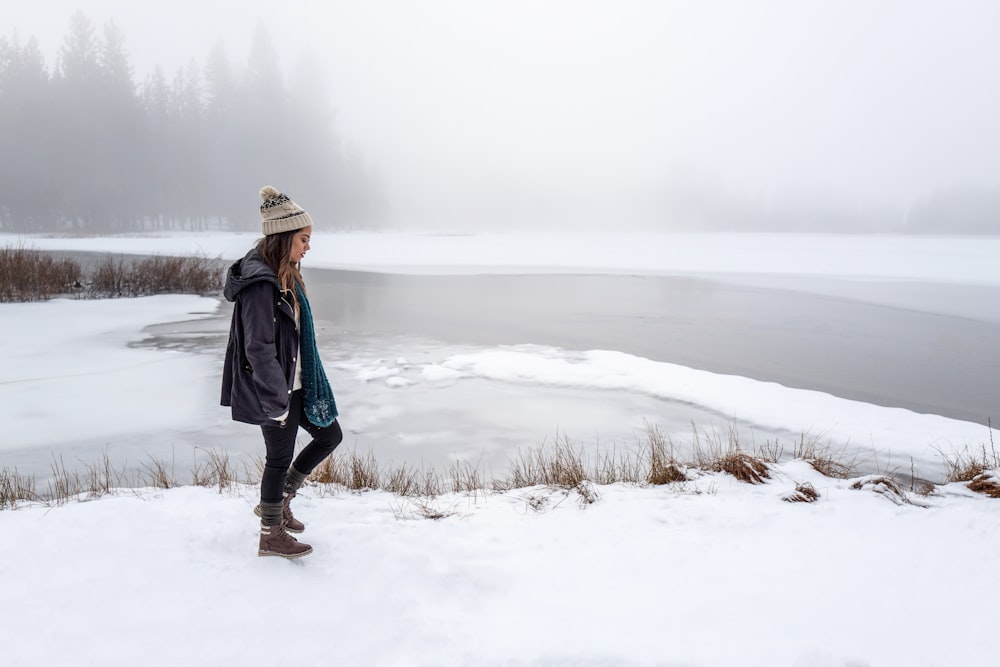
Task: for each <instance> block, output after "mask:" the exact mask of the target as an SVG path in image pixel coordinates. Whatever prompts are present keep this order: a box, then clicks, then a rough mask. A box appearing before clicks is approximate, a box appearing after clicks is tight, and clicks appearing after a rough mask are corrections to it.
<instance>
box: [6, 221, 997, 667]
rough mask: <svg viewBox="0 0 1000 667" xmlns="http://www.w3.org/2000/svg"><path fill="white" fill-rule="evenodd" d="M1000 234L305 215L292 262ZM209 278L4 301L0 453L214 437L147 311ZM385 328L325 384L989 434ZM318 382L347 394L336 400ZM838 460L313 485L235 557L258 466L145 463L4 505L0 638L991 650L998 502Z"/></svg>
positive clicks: (103, 243)
mask: <svg viewBox="0 0 1000 667" xmlns="http://www.w3.org/2000/svg"><path fill="white" fill-rule="evenodd" d="M253 238H254V237H253V236H250V235H243V236H236V237H229V236H220V235H188V236H183V235H171V236H164V237H155V238H154V237H121V238H114V239H107V238H81V239H60V238H42V237H32V238H18V237H3V236H0V246H2V245H10V244H17V243H20V244H23V245H27V246H31V247H37V248H39V249H61V250H78V251H87V250H92V251H101V252H123V253H138V254H148V253H153V252H157V253H160V254H170V253H182V254H183V253H187V252H190V251H201V252H204V253H205V254H208V255H210V256H217V255H219V256H222V257H224V258H235V257H238V256H241V255H242V254H243V252H245V250H246V248H247V247H249V245H250V244H251V243H252V241H253ZM996 256H1000V241H998V240H995V239H969V238H965V239H940V238H894V237H876V238H870V237H862V238H858V237H833V236H788V237H784V236H768V235H745V236H741V235H718V236H712V235H682V236H676V237H674V236H667V235H628V236H622V237H616V236H613V235H604V236H600V237H598V236H596V235H585V236H580V237H572V238H567V237H562V236H559V237H556V236H543V235H536V236H532V235H525V234H519V235H480V236H460V237H456V236H433V235H414V234H343V235H341V234H336V235H334V234H327V235H324V234H322V233H321V232H320V233H318V234H317V236H316V238H315V240H314V249H313V251H311V252H310V254H309V256H308V257H307V259H306V262H307V264H309V265H310V266H315V267H329V268H355V269H366V270H378V271H402V272H407V271H413V272H427V273H453V272H478V271H487V272H489V271H495V272H525V273H532V272H545V271H550V272H565V271H589V272H596V273H602V272H608V273H640V274H642V273H656V274H679V275H689V274H712V275H728V276H730V277H731V278H732V279H734V280H736V279H739V280H743V279H748V277H750V278H753V279H757V280H770V279H774V278H775V277H776V276H778V277H785V278H788V279H791V280H795V279H798V278H802V279H803V280H804V279H806V278H811V279H815V278H823V279H824V280H828V281H829V280H832V281H833V282H843V283H844V284H845V285H854V286H856V285H858V284H863V283H869V284H872V285H878V284H880V282H881V281H888V280H911V281H919V282H926V283H932V284H945V283H947V284H954V285H1000V268H998V267H997V264H996V262H995V257H996ZM825 285H826V287H825V289H828V288H830V282H827V283H825ZM845 289H847V287H845ZM851 289H854V288H851ZM217 305H218V302H217V301H216V300H214V299H208V298H197V297H186V296H161V297H151V298H144V299H134V300H108V301H75V300H55V301H51V302H46V303H35V304H3V305H0V327H2V329H3V331H4V332H5V333H4V339H3V340H4V343H5V345H3V346H0V369H2V370H0V418H2V420H3V422H4V424H5V427H4V438H3V440H2V441H0V457H2V458H0V467H7V468H9V467H11V466H12V465H14V464H15V463H16V461H14V460H13V459H12V458H11V456H12V455H11V452H13V451H15V450H16V451H17V452H18V456H23V455H25V452H28V451H35V452H48V451H50V450H51V451H56V450H57V449H58V451H59V452H60V453H61V455H65V456H67V457H79V458H80V459H82V460H83V461H84V462H86V463H90V462H93V461H95V460H96V459H97V458H98V457H99V456H100V453H101V448H102V447H103V446H104V445H105V444H106V443H107V442H109V441H116V442H122V441H124V442H125V443H126V444H127V446H131V447H133V448H134V451H135V457H134V458H141V456H142V453H143V452H145V451H147V450H148V449H149V448H151V447H152V446H153V445H154V444H157V445H160V446H162V445H164V444H167V445H169V444H170V443H175V444H177V445H178V446H179V447H178V454H179V460H178V462H177V467H178V468H179V469H181V470H183V469H186V468H188V465H187V460H188V459H187V457H188V456H189V450H190V449H191V443H192V442H194V440H193V438H194V435H193V434H200V436H199V437H202V438H205V437H207V440H208V441H207V442H206V441H205V440H199V441H198V442H199V443H200V444H203V445H206V446H212V445H214V444H218V442H219V440H218V439H214V438H215V436H216V435H217V434H218V433H221V432H222V430H224V429H228V428H232V427H233V425H232V424H231V423H229V422H228V420H227V415H226V414H225V411H224V410H223V409H220V408H218V407H217V399H218V396H217V393H218V370H219V369H218V364H219V358H218V354H217V353H205V352H200V353H199V352H197V351H190V350H183V349H170V348H169V346H167V347H166V348H165V347H162V346H160V347H156V346H151V345H148V344H143V343H142V341H143V340H144V339H146V338H147V337H148V336H149V335H150V333H149V331H147V330H146V328H147V327H148V326H149V325H153V324H157V323H165V322H175V321H180V320H191V319H195V320H198V319H204V318H208V317H210V316H211V315H212V314H214V313H215V311H216V308H217ZM158 330H162V327H160V328H158ZM327 352H328V351H327V350H324V351H323V353H324V356H326V355H327ZM390 358H392V359H394V361H388V362H387V361H386V360H385V358H380V357H378V356H372V357H370V358H369V357H365V356H361V355H359V356H357V357H355V358H342V357H341V358H336V359H332V358H331V359H329V360H328V365H329V366H330V367H331V368H332V369H333V370H332V372H331V374H332V375H336V376H337V377H336V379H335V380H334V384H335V386H337V387H338V389H339V388H340V387H345V386H350V383H352V382H353V383H356V384H357V385H358V386H362V385H366V384H370V383H372V382H378V383H383V384H384V386H386V387H388V388H391V389H393V390H395V391H396V392H397V393H396V396H397V397H398V400H415V399H416V398H418V397H419V396H421V395H427V394H433V393H434V392H435V391H442V390H443V389H444V388H447V387H457V388H459V390H461V387H462V386H463V383H467V384H465V385H464V386H472V384H473V383H476V382H489V383H492V385H493V386H501V387H502V386H505V385H510V384H512V383H518V384H522V385H527V386H540V387H545V388H547V389H548V390H549V391H555V392H567V393H572V392H574V391H580V390H587V391H606V392H609V393H615V394H616V395H619V396H621V397H622V400H626V401H627V400H629V397H630V396H631V397H636V399H637V400H638V397H640V396H642V397H649V396H653V397H659V398H668V399H671V400H673V401H676V402H682V403H690V404H692V405H694V406H697V407H700V408H701V409H704V410H708V411H711V412H714V413H718V414H719V415H722V416H730V417H733V418H739V419H741V420H745V421H748V422H751V423H754V424H760V425H766V426H768V427H771V428H774V429H776V430H780V429H786V430H787V431H789V432H792V433H795V432H800V431H803V430H804V431H809V432H811V433H814V434H818V435H823V436H825V437H830V438H832V439H836V440H843V441H848V442H850V443H852V446H853V447H855V448H856V450H857V451H858V452H861V453H863V454H864V455H870V454H872V453H874V454H875V455H876V457H881V459H880V465H882V466H884V467H893V466H895V467H899V468H901V469H903V470H904V471H905V472H909V467H910V462H911V459H912V461H913V464H914V466H916V467H917V468H919V469H918V474H923V475H924V476H927V477H931V478H940V476H941V473H942V462H941V459H940V455H939V451H938V450H941V451H944V452H949V451H954V450H956V449H960V448H961V447H963V446H972V447H977V446H979V445H980V444H982V443H987V444H988V440H989V437H990V434H989V432H988V430H987V429H986V428H985V427H983V426H981V425H977V424H970V423H966V422H961V421H956V420H953V419H946V418H944V417H940V416H935V415H918V414H915V413H912V412H909V411H906V410H900V409H891V408H882V407H877V406H872V405H868V404H863V403H857V402H853V401H847V400H844V399H841V398H837V397H834V396H830V395H827V394H821V393H819V392H811V391H803V390H793V389H789V388H786V387H781V386H778V385H774V384H770V383H762V382H756V381H753V380H749V379H746V378H739V377H732V376H723V375H717V374H712V373H707V372H705V371H701V370H698V369H690V368H684V367H681V366H677V365H673V364H664V363H659V362H653V361H650V360H647V359H641V358H637V357H634V356H631V355H626V354H623V353H620V352H616V351H613V350H590V351H587V350H560V349H553V348H541V347H536V346H514V347H506V348H489V349H461V350H458V349H455V350H443V351H442V350H438V351H435V353H434V354H429V355H427V356H426V357H421V356H419V355H415V356H414V357H412V358H409V359H402V358H396V357H390ZM347 394H348V396H349V395H350V392H349V391H348V392H347ZM338 398H339V399H340V400H339V402H341V403H342V406H341V407H342V411H344V413H345V415H346V414H348V413H349V412H350V409H351V405H350V401H349V400H346V401H345V400H343V398H342V396H341V394H338ZM488 407H489V406H484V410H488ZM543 407H544V406H543ZM388 409H391V406H390V407H389V408H388ZM358 417H359V418H361V421H364V420H365V419H371V420H376V419H378V418H379V415H372V414H369V415H358ZM346 422H347V420H346V418H345V426H349V424H347V423H346ZM247 428H248V429H249V428H250V427H247ZM251 430H252V429H251ZM248 432H249V431H248ZM430 435H431V434H428V436H430ZM545 435H547V434H546V433H540V434H538V436H539V438H540V439H541V438H542V437H544V436H545ZM419 436H420V434H414V437H418V438H419ZM349 437H350V436H349ZM356 437H362V438H363V433H362V434H361V435H360V436H356ZM67 443H71V444H72V443H78V447H77V449H76V450H72V448H70V449H66V446H67ZM133 460H134V459H133ZM803 481H810V482H812V483H813V485H814V486H815V487H816V489H817V490H818V491H819V492H820V494H821V497H820V499H819V501H818V502H817V503H815V504H811V505H807V504H789V503H784V502H781V497H782V496H783V495H785V494H786V493H788V492H789V491H790V490H791V489H792V488H793V487H794V486H795V484H796V483H798V482H803ZM850 484H851V483H850V482H845V481H838V480H830V479H826V478H823V477H821V476H819V475H818V474H817V473H815V472H814V471H812V470H811V469H810V468H808V467H807V466H806V465H805V464H803V463H801V462H795V461H788V462H785V463H783V464H781V465H780V466H778V469H777V470H776V474H775V479H774V480H773V481H772V482H771V483H768V484H765V485H761V486H756V487H751V486H748V485H744V484H741V483H738V482H736V481H735V480H733V479H732V478H729V477H727V476H725V475H705V476H702V477H701V478H699V479H697V480H695V481H694V482H690V483H688V484H687V485H685V486H684V488H683V489H675V488H668V487H661V488H653V489H633V488H625V487H602V488H600V489H599V493H600V500H598V502H597V503H596V504H593V505H590V506H587V507H586V508H585V509H584V508H582V507H581V506H580V505H579V503H578V502H577V499H576V498H575V497H574V496H573V495H572V494H571V495H570V496H569V497H564V496H563V494H562V492H559V491H550V490H544V489H533V490H522V491H516V492H510V493H507V494H503V495H490V496H483V495H479V496H476V497H467V496H452V497H444V498H440V499H438V500H437V501H435V504H436V505H437V506H439V507H440V508H442V509H446V510H449V511H454V512H455V514H454V515H452V516H450V517H448V518H445V519H442V520H439V521H430V520H426V519H421V518H419V514H420V513H419V511H418V510H417V508H416V507H415V506H414V505H413V504H412V503H409V502H407V501H405V500H401V499H399V498H394V497H392V496H389V495H386V494H383V493H365V494H360V495H354V494H349V493H340V494H335V495H328V494H325V493H321V491H320V489H318V488H315V487H314V488H313V489H311V490H310V491H309V492H308V493H306V494H304V497H303V498H302V499H301V500H300V501H299V507H300V508H301V509H300V510H299V513H300V514H301V516H302V518H303V519H304V520H305V521H306V522H307V524H308V526H309V528H308V530H307V533H306V535H305V536H304V538H307V541H308V542H310V543H311V544H312V545H313V546H314V548H315V549H316V553H314V554H313V555H311V556H309V557H308V558H306V559H303V560H302V561H300V562H294V563H292V562H285V561H277V559H258V558H257V557H256V555H255V553H254V549H255V547H256V537H255V522H254V518H253V516H252V514H251V513H250V508H252V506H253V504H254V503H255V499H254V492H255V491H254V489H241V490H239V491H238V492H234V493H229V492H227V493H223V494H218V493H215V492H213V491H211V490H206V489H201V488H181V489H173V490H170V491H165V492H156V491H150V490H145V491H135V492H125V493H120V494H116V495H113V496H109V497H104V498H101V499H100V500H96V501H94V502H86V503H70V504H68V505H65V506H60V507H55V508H44V507H39V506H27V507H21V508H19V509H18V510H17V511H8V512H0V529H2V531H3V533H4V534H5V538H4V539H3V540H0V562H2V564H3V566H4V567H3V569H2V574H0V588H2V589H3V590H4V592H5V595H4V600H5V602H6V603H7V609H8V613H7V615H6V617H7V620H6V621H5V622H4V623H3V624H0V647H3V649H2V650H0V655H2V656H3V658H2V660H0V662H3V663H4V664H11V665H42V664H101V665H119V664H120V665H125V664H164V665H166V664H176V663H177V662H178V661H184V662H186V663H188V664H199V665H200V664H205V665H230V664H232V665H237V664H238V665H246V664H251V665H253V664H287V665H323V664H329V663H332V662H352V663H354V664H371V665H414V664H415V665H424V664H426V665H481V664H482V665H526V666H527V665H532V666H534V665H595V666H596V665H795V666H796V667H799V666H803V667H804V666H812V665H817V666H825V665H829V666H833V665H836V666H838V667H847V666H848V665H852V666H859V665H871V666H873V667H874V666H876V665H879V666H880V665H951V664H969V663H973V662H983V661H985V662H983V664H988V663H989V662H990V659H991V658H990V657H989V656H991V655H992V653H994V652H995V651H992V649H991V648H990V647H989V646H988V645H987V644H986V643H985V642H986V639H985V638H987V637H989V636H990V632H991V628H992V626H991V625H990V623H991V619H992V615H991V613H990V612H991V607H990V605H991V604H992V600H994V599H996V597H997V595H998V593H1000V590H998V587H1000V584H997V583H995V582H996V577H993V576H991V575H993V570H994V569H995V568H994V567H993V566H992V563H993V561H994V560H995V559H994V558H993V557H992V554H995V553H996V551H997V547H998V546H1000V544H998V541H997V540H998V538H997V535H1000V531H998V530H997V529H998V528H1000V526H998V525H997V524H998V523H1000V504H998V503H996V502H995V501H992V500H990V499H987V498H984V497H982V496H977V495H975V494H972V493H971V492H969V491H967V490H966V489H965V488H964V487H962V486H959V485H948V486H944V487H940V488H939V490H938V492H937V494H936V495H933V496H930V497H926V498H925V497H918V496H912V498H911V499H912V500H913V501H914V502H916V503H918V504H906V503H904V504H901V505H897V504H896V503H895V502H891V501H890V499H889V498H887V497H885V496H883V495H879V494H877V493H873V492H872V491H871V490H870V489H862V490H854V489H851V488H850ZM534 497H540V498H548V501H547V503H543V504H542V506H541V510H540V511H536V510H534V509H531V507H532V505H538V503H537V502H531V501H532V499H533V498H534ZM408 519H412V520H408ZM271 619H274V622H275V624H276V625H277V626H278V627H279V628H280V630H279V632H278V633H277V634H274V633H272V632H271V631H270V628H269V626H268V625H267V623H268V622H270V620H271Z"/></svg>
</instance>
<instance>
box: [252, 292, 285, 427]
mask: <svg viewBox="0 0 1000 667" xmlns="http://www.w3.org/2000/svg"><path fill="white" fill-rule="evenodd" d="M240 299H241V301H242V302H243V303H242V316H243V332H244V338H243V341H244V343H243V344H244V348H245V350H246V356H247V361H248V362H249V363H250V366H251V368H252V369H253V370H252V371H251V376H252V378H253V388H254V391H255V392H256V394H257V400H259V401H260V407H261V409H263V411H264V414H266V415H267V416H268V417H269V418H271V419H274V418H275V417H279V416H281V415H282V414H283V413H285V412H287V411H288V404H289V395H288V393H289V392H288V380H287V378H285V373H284V371H283V370H282V368H281V363H280V362H279V361H278V350H277V346H276V342H275V318H276V317H277V312H276V310H275V300H274V287H273V286H271V284H270V283H267V282H263V281H261V282H257V283H254V284H252V285H248V286H246V287H245V288H243V291H242V292H241V293H240Z"/></svg>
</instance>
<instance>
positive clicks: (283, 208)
mask: <svg viewBox="0 0 1000 667" xmlns="http://www.w3.org/2000/svg"><path fill="white" fill-rule="evenodd" d="M260 198H261V199H262V200H263V202H264V203H262V204H261V205H260V224H261V229H262V231H263V232H264V236H270V235H271V234H280V233H282V232H291V231H295V230H296V229H302V228H303V227H311V226H312V223H313V222H312V218H311V217H309V214H308V213H306V212H305V211H304V210H303V209H302V207H301V206H299V205H298V204H296V203H295V202H293V201H292V200H291V198H290V197H289V196H288V195H286V194H283V193H281V192H279V191H278V189H277V188H275V187H272V186H270V185H265V186H264V187H262V188H261V189H260Z"/></svg>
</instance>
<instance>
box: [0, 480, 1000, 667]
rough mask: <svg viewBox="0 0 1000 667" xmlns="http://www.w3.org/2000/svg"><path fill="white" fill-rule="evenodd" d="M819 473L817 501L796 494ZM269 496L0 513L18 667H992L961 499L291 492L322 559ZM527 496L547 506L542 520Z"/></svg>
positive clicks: (824, 493) (191, 492)
mask: <svg viewBox="0 0 1000 667" xmlns="http://www.w3.org/2000/svg"><path fill="white" fill-rule="evenodd" d="M804 481H810V482H812V483H813V484H814V486H815V487H816V489H817V490H818V491H819V493H820V499H819V500H818V501H817V502H816V503H815V504H804V503H796V504H793V503H785V502H782V501H781V496H782V495H784V494H786V493H788V492H790V491H791V490H792V488H793V487H794V484H795V483H796V482H804ZM255 492H256V490H255V489H253V488H242V489H237V490H236V491H234V492H229V491H225V492H222V493H219V492H218V491H216V490H214V489H205V488H199V487H186V488H177V489H171V490H168V491H154V490H138V491H133V492H128V493H121V494H118V495H113V496H106V497H103V498H101V499H100V500H97V501H94V502H81V503H69V504H67V505H64V506H61V507H56V508H53V509H46V508H43V507H28V508H23V509H19V510H17V511H8V512H4V513H2V514H0V521H2V522H3V529H4V533H5V535H6V539H4V540H3V541H2V542H0V560H2V562H3V563H4V568H3V573H2V574H0V582H2V584H3V590H4V601H5V604H6V605H7V610H8V613H7V614H6V615H5V622H4V623H3V624H2V625H0V642H2V645H3V646H4V663H5V664H10V665H22V666H30V665H49V664H81V665H82V664H93V665H106V666H115V665H123V666H124V665H129V666H131V665H135V664H142V665H177V664H196V665H265V664H274V665H296V666H309V665H329V664H333V663H338V664H356V665H519V666H520V665H523V666H535V665H538V666H541V665H544V666H546V667H550V666H563V665H565V666H567V667H570V666H577V665H637V666H638V665H678V666H680V665H685V666H687V665H705V666H719V667H722V666H729V665H741V666H761V667H764V666H767V667H775V666H779V667H780V666H787V667H807V666H808V667H822V666H829V667H833V666H837V667H857V666H860V665H866V666H872V667H875V666H884V665H889V666H891V665H924V666H931V665H940V666H945V665H954V664H985V663H983V660H984V659H985V658H984V656H986V655H988V654H989V653H990V651H991V649H990V648H989V645H988V644H986V643H984V642H985V641H987V640H986V639H985V638H988V637H990V636H992V632H993V622H994V617H995V615H994V614H993V613H992V612H993V607H992V605H993V600H995V599H996V598H997V595H998V594H1000V583H998V580H997V578H996V577H995V576H994V574H995V573H994V566H993V563H994V558H993V555H994V554H995V553H996V550H997V547H998V543H997V540H998V538H997V535H1000V513H998V511H997V509H996V508H997V504H996V502H995V501H991V500H989V499H986V498H983V497H981V496H980V497H974V494H972V493H971V492H969V491H966V490H964V489H963V488H962V487H960V486H949V487H945V488H943V489H942V492H941V493H940V494H939V495H936V496H932V497H929V498H926V499H923V498H920V499H918V500H919V502H921V503H923V504H924V505H926V507H921V506H919V505H911V504H902V505H896V504H895V503H893V502H890V501H889V500H888V499H886V498H885V497H883V496H881V495H879V494H876V493H873V492H871V491H869V490H853V489H851V488H850V484H849V482H847V481H838V480H830V479H825V478H822V477H821V476H819V475H818V474H816V473H815V472H812V471H811V470H810V469H809V468H808V466H806V465H804V464H801V463H790V464H787V465H785V466H782V467H781V468H780V469H779V470H777V471H776V474H775V479H774V480H773V481H772V482H771V483H768V484H766V485H760V486H750V485H746V484H742V483H739V482H736V481H734V480H733V479H732V478H728V477H726V476H725V475H721V474H720V475H706V476H704V477H702V478H700V479H697V480H695V481H693V482H689V483H688V484H687V485H686V486H685V487H684V488H683V489H676V488H671V487H656V488H645V489H643V488H627V487H624V486H606V487H600V488H599V493H600V499H599V500H598V501H597V502H596V503H594V504H592V505H589V506H586V507H585V508H583V507H581V505H580V502H579V500H578V498H577V496H576V494H575V492H570V493H569V494H566V493H564V492H563V491H560V490H550V489H545V488H530V489H523V490H520V491H515V492H508V493H505V494H501V495H482V494H480V495H478V496H476V497H471V496H466V495H447V496H443V497H440V498H438V499H437V500H436V501H433V503H432V504H433V506H434V508H435V509H438V510H442V511H444V512H446V513H447V512H451V513H453V514H452V515H451V516H448V517H446V518H444V519H441V520H437V521H433V520H429V519H424V518H421V517H420V514H421V513H420V511H419V509H418V508H417V507H416V505H415V504H414V503H412V502H408V501H406V500H403V499H400V498H397V497H393V496H391V495H388V494H386V493H383V492H366V493H360V494H354V493H347V492H339V493H337V492H333V493H332V494H331V493H327V492H325V491H324V490H323V489H322V488H320V487H309V488H308V489H307V490H306V491H305V492H304V493H303V494H302V495H301V496H300V497H299V498H297V499H296V501H295V509H296V512H297V516H299V517H300V518H301V519H302V520H303V521H304V522H305V523H306V532H305V533H304V534H303V535H302V536H301V539H302V540H303V541H306V542H307V543H309V544H311V545H312V546H313V548H314V553H313V554H312V555H310V556H308V557H306V558H303V559H300V560H298V561H283V560H280V559H276V558H266V559H265V558H258V557H257V556H256V554H255V551H254V550H255V548H256V539H257V538H256V531H255V517H254V516H253V514H252V507H253V505H254V503H255V502H256V499H255ZM532 506H538V507H539V509H538V510H537V511H536V510H534V509H532Z"/></svg>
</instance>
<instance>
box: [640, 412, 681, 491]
mask: <svg viewBox="0 0 1000 667" xmlns="http://www.w3.org/2000/svg"><path fill="white" fill-rule="evenodd" d="M646 455H647V460H648V463H649V472H648V474H647V475H646V482H647V483H649V484H652V485H654V486H660V485H662V484H673V483H674V482H686V481H688V476H687V472H686V471H685V467H686V466H684V465H683V464H681V463H679V462H678V461H677V457H676V456H674V446H673V442H671V441H670V440H669V438H664V437H663V434H662V433H660V429H659V428H657V427H656V426H654V425H651V424H649V423H647V424H646Z"/></svg>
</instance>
